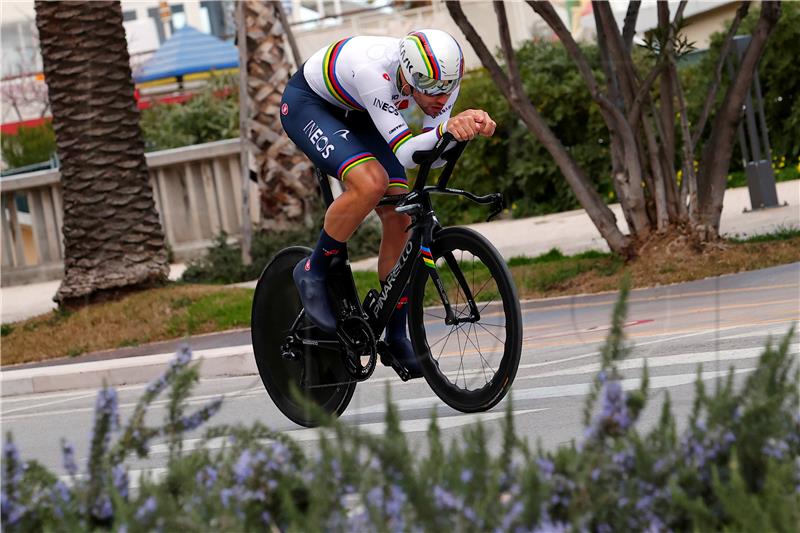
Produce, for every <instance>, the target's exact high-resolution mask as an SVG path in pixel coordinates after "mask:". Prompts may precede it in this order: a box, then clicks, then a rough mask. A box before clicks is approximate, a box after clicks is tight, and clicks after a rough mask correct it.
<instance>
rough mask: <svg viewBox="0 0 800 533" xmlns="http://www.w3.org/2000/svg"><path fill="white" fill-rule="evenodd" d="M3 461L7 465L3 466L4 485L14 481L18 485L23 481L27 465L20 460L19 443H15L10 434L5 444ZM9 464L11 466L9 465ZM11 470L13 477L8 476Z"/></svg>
mask: <svg viewBox="0 0 800 533" xmlns="http://www.w3.org/2000/svg"><path fill="white" fill-rule="evenodd" d="M3 463H4V465H6V467H5V468H3V485H4V486H5V485H7V484H8V483H12V484H13V485H15V486H16V485H18V484H19V483H20V482H21V481H22V475H23V472H24V470H25V465H23V464H22V461H20V458H19V450H18V449H17V445H16V444H14V441H12V440H11V437H10V436H9V437H8V439H7V440H6V443H5V444H4V445H3ZM8 465H11V466H10V467H9V466H8ZM9 470H10V473H11V479H7V478H6V475H7V474H8V471H9Z"/></svg>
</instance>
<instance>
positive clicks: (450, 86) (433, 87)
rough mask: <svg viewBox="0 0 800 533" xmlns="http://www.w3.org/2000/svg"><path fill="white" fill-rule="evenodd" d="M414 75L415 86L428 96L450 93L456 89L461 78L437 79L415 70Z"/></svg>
mask: <svg viewBox="0 0 800 533" xmlns="http://www.w3.org/2000/svg"><path fill="white" fill-rule="evenodd" d="M412 77H413V78H414V87H416V88H417V90H418V91H420V92H421V93H423V94H426V95H428V96H439V95H440V94H450V93H452V92H453V91H455V90H456V87H458V82H459V80H437V79H434V78H429V77H428V76H424V75H422V74H419V73H417V72H415V73H414V74H413V75H412Z"/></svg>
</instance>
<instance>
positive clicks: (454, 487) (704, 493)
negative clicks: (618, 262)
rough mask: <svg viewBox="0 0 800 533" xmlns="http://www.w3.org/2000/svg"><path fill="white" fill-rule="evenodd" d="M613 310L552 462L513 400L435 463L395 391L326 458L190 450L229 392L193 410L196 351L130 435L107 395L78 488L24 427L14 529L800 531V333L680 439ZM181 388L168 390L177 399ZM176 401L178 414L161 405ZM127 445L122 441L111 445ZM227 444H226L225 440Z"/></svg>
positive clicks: (273, 436)
mask: <svg viewBox="0 0 800 533" xmlns="http://www.w3.org/2000/svg"><path fill="white" fill-rule="evenodd" d="M627 292H628V289H627V287H623V291H622V295H621V297H620V300H619V302H618V303H617V306H616V308H615V310H614V315H613V320H612V328H611V330H610V333H609V336H608V339H607V341H606V344H605V346H604V347H603V349H602V350H601V370H600V371H599V373H598V374H597V375H596V376H595V379H594V381H593V384H592V386H591V388H590V392H589V394H588V396H587V398H586V406H585V409H584V414H583V421H584V425H585V428H586V429H585V432H584V435H583V438H582V439H581V442H580V444H575V443H574V442H573V443H572V444H571V445H568V446H561V447H559V448H558V449H556V450H553V451H546V450H543V449H541V447H538V449H536V450H534V449H532V448H531V447H530V446H529V445H528V443H527V442H526V441H523V440H522V439H520V438H519V437H518V436H517V435H516V432H515V429H514V417H513V411H512V405H511V404H512V402H511V401H508V402H507V411H506V417H505V420H504V423H503V426H502V434H501V438H500V441H499V444H500V446H499V450H497V451H492V450H493V449H494V448H493V447H492V446H490V435H489V434H488V433H487V431H486V430H485V429H484V428H483V426H482V425H480V424H478V425H475V426H472V427H470V428H468V429H467V430H466V431H465V432H464V434H463V435H462V436H460V437H459V438H458V439H454V440H453V441H452V442H451V443H450V444H447V445H446V444H445V443H443V442H442V435H441V431H440V429H439V426H438V424H437V421H436V417H435V411H434V416H433V417H432V419H431V422H430V426H429V429H428V439H427V446H426V450H425V452H424V453H423V452H420V451H419V450H412V449H411V448H410V447H409V444H408V442H407V440H406V437H405V434H404V433H403V432H402V431H401V429H400V417H399V414H398V411H397V410H396V408H395V407H394V406H393V405H392V403H391V400H390V398H389V397H388V395H387V411H386V431H385V434H384V435H381V436H377V435H372V434H369V433H364V432H362V431H360V430H358V429H357V428H352V427H348V426H346V425H345V424H343V423H342V422H340V421H337V420H327V421H326V420H324V418H321V420H322V421H323V422H325V423H326V425H327V426H328V429H327V430H324V431H322V433H321V435H320V441H319V443H318V446H317V447H316V450H315V451H316V452H317V453H315V454H314V455H313V456H307V455H306V454H305V453H303V449H302V448H301V447H300V446H299V445H298V444H297V443H295V442H294V441H293V440H292V439H291V438H290V437H288V436H286V435H284V434H281V433H279V432H276V431H272V430H270V429H268V428H266V427H264V426H263V425H261V424H259V423H255V424H252V425H250V426H248V427H244V426H218V427H213V428H211V429H208V430H207V431H206V432H205V435H204V437H203V438H202V439H201V441H200V442H198V443H197V444H196V445H194V446H193V447H192V449H191V450H183V446H182V442H183V437H184V434H185V433H186V432H189V431H193V430H195V429H196V428H197V427H198V426H200V425H202V424H203V423H205V422H206V421H207V420H208V419H209V418H210V417H211V416H213V414H214V413H216V412H217V411H218V409H219V408H220V405H221V403H222V398H221V397H220V398H217V399H215V400H212V401H210V402H209V403H207V404H206V405H204V406H202V407H200V408H199V409H196V410H195V411H194V412H192V413H188V412H187V409H188V405H187V399H188V398H189V394H190V391H191V388H192V387H193V386H194V385H195V384H196V382H197V380H198V372H197V366H196V365H194V366H191V365H190V364H189V363H190V358H191V353H190V351H189V350H188V348H184V349H182V350H181V351H180V352H179V354H178V356H177V357H176V358H175V360H173V361H172V363H171V364H170V365H169V367H168V369H167V371H166V372H165V374H164V375H163V376H161V377H159V378H157V379H156V380H154V381H153V382H151V383H150V384H149V385H148V386H147V388H146V389H145V392H144V394H143V395H142V397H141V398H140V400H139V402H138V403H137V405H136V407H135V408H134V410H133V412H132V414H131V415H130V417H129V419H128V420H127V422H126V423H125V424H124V425H121V424H120V421H119V413H118V398H117V393H116V391H115V390H114V389H110V388H104V389H103V390H101V391H100V392H99V393H98V396H97V403H96V409H95V421H94V429H93V433H92V437H91V441H90V442H91V444H90V450H89V460H88V464H87V468H86V472H85V473H82V472H80V471H79V468H78V466H77V464H76V462H75V450H74V448H73V447H72V446H71V445H70V444H69V443H66V442H62V449H63V454H64V467H65V469H66V470H67V473H68V474H69V477H70V481H69V483H65V482H64V481H63V480H60V479H59V478H57V477H56V476H55V475H54V474H53V473H51V472H49V471H48V470H47V469H46V468H44V467H43V466H41V465H40V464H38V463H36V462H34V461H27V462H24V461H23V460H22V459H21V458H20V455H19V452H18V450H17V447H16V446H15V445H14V442H13V440H12V437H11V435H10V434H8V436H7V437H6V443H5V446H4V448H3V467H2V482H3V483H2V490H3V497H2V525H3V530H4V531H12V532H13V531H40V530H44V531H61V530H64V531H89V530H96V529H103V530H108V529H110V530H113V531H119V530H123V531H130V532H132V533H133V532H138V531H152V530H156V529H158V530H164V531H176V530H187V531H198V530H208V529H214V530H219V531H263V530H272V531H321V530H333V531H388V530H391V531H405V530H413V531H517V530H524V531H531V530H536V531H592V532H610V531H644V530H648V531H670V530H671V531H787V532H789V531H796V529H797V524H798V523H799V522H800V459H798V457H800V398H799V396H800V392H799V389H798V386H799V385H800V370H798V365H797V360H796V358H795V357H794V355H793V354H791V353H789V343H790V341H791V338H792V334H793V332H791V331H790V332H789V334H788V335H787V336H786V337H785V338H784V339H783V341H782V342H781V343H780V344H779V346H778V347H776V348H775V347H772V345H771V344H768V346H767V347H766V349H765V350H764V352H763V354H762V355H761V357H760V359H759V363H758V366H757V368H756V369H755V370H754V371H753V372H752V373H751V374H749V376H748V378H747V379H746V380H745V382H744V384H743V386H742V387H741V388H740V390H738V391H737V390H734V386H733V377H734V372H733V371H732V370H731V372H730V374H729V376H728V378H727V379H726V380H720V381H718V382H717V386H716V388H715V390H714V391H713V392H708V391H707V390H706V388H705V385H704V383H703V381H702V380H701V379H700V378H699V377H698V380H697V382H696V394H695V399H694V404H693V408H692V411H691V414H690V416H689V419H688V421H687V422H686V424H685V429H684V430H682V431H681V432H679V431H678V424H677V421H676V420H675V417H674V416H673V414H672V408H671V402H670V398H669V395H668V394H667V395H666V398H665V401H664V403H663V407H662V410H661V414H660V416H659V417H658V419H657V420H655V421H653V423H648V424H647V426H648V427H649V429H648V430H647V431H640V430H639V429H637V424H638V422H639V420H640V416H641V413H642V412H643V410H644V408H645V407H646V405H647V402H648V400H649V391H648V379H649V378H648V373H647V370H646V367H645V371H644V373H643V375H642V379H641V383H640V385H639V386H638V387H635V388H630V387H627V386H626V387H623V382H622V376H621V374H620V372H619V370H618V369H617V364H618V363H619V361H621V360H622V359H623V358H624V357H625V356H626V355H627V354H628V352H629V348H628V347H627V345H626V343H625V340H624V335H623V330H622V324H623V323H624V320H625V315H626V312H625V308H626V305H625V298H626V296H627ZM168 389H169V390H168ZM162 393H163V394H168V399H167V406H166V409H165V415H164V421H163V422H162V423H161V424H159V425H155V426H153V425H149V423H152V418H147V419H146V414H147V409H148V407H149V406H150V405H151V404H152V403H153V402H154V401H155V400H156V399H157V398H158V397H159V396H160V395H161V394H162ZM158 437H163V438H164V439H165V440H166V443H167V447H168V450H169V456H168V461H167V472H166V474H165V475H164V476H163V477H148V476H144V477H143V478H142V480H141V483H140V486H139V487H138V489H136V490H134V489H132V488H131V487H130V486H129V480H128V468H129V466H128V465H129V463H128V462H127V461H129V460H133V456H134V455H135V456H136V457H139V458H141V457H146V456H147V454H148V449H149V446H150V444H151V442H152V441H153V439H155V438H158ZM112 438H113V441H112ZM212 439H214V440H216V441H217V442H218V441H219V440H220V439H222V440H223V443H224V444H223V446H221V447H220V446H219V445H215V446H213V448H212V447H211V446H209V443H210V441H211V440H212Z"/></svg>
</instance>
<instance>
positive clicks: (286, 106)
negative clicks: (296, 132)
mask: <svg viewBox="0 0 800 533" xmlns="http://www.w3.org/2000/svg"><path fill="white" fill-rule="evenodd" d="M288 114H289V104H283V105H282V106H281V115H283V116H286V115H288Z"/></svg>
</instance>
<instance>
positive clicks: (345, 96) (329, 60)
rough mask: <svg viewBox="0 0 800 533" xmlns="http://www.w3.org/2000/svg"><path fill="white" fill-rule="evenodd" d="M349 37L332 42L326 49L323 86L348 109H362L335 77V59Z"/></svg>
mask: <svg viewBox="0 0 800 533" xmlns="http://www.w3.org/2000/svg"><path fill="white" fill-rule="evenodd" d="M350 39H352V37H350ZM350 39H343V40H341V41H339V42H337V43H334V44H332V45H331V46H330V47H329V48H328V51H327V52H325V57H324V58H323V60H322V78H323V79H324V80H325V87H327V89H328V92H329V93H331V96H333V98H334V99H335V100H336V101H337V102H340V103H342V104H343V105H345V106H346V107H347V108H349V109H355V110H357V111H364V108H363V107H361V106H360V105H358V102H356V99H355V98H353V97H352V96H351V95H350V93H348V92H347V91H346V90H345V89H344V87H342V84H341V83H339V78H337V77H336V60H337V59H338V58H339V53H340V52H341V51H342V48H343V47H344V45H345V44H347V41H349V40H350Z"/></svg>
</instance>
